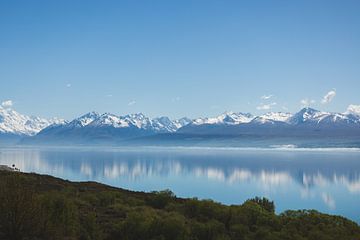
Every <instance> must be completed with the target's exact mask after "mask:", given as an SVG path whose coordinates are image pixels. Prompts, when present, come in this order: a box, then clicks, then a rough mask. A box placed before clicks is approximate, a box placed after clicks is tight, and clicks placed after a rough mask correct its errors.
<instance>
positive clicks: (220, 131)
mask: <svg viewBox="0 0 360 240" xmlns="http://www.w3.org/2000/svg"><path fill="white" fill-rule="evenodd" d="M3 111H9V112H11V110H3ZM2 115H4V116H5V114H2ZM12 115H14V116H17V117H18V118H19V119H22V118H24V119H22V120H21V121H17V122H18V124H17V129H26V130H27V127H29V128H30V126H32V127H31V129H32V132H31V133H30V132H29V131H25V130H23V131H22V134H26V135H34V134H35V133H36V132H37V131H40V130H41V129H42V130H41V131H40V132H39V133H37V134H36V135H35V136H34V137H31V138H29V139H26V141H30V142H32V143H34V142H35V143H37V142H45V143H48V142H55V143H81V144H82V143H99V142H100V143H105V142H106V143H108V142H111V143H119V142H122V143H124V140H127V141H138V140H139V139H140V140H143V139H147V140H149V139H156V140H159V139H161V141H163V142H167V141H170V140H171V139H176V141H178V140H179V139H188V137H189V136H190V138H192V137H193V136H195V137H196V136H199V135H201V136H200V137H201V138H202V139H203V138H204V137H205V136H209V137H212V138H213V137H216V136H221V137H226V136H231V137H234V136H235V137H241V136H245V137H249V136H255V137H256V136H259V137H266V136H270V137H271V138H272V137H295V138H296V137H300V138H302V139H303V138H308V137H314V136H315V137H324V136H325V137H338V136H342V137H348V136H359V137H360V116H359V115H355V114H353V113H331V112H322V111H318V110H315V109H312V108H304V109H301V110H300V111H299V112H297V113H295V114H291V113H282V112H269V113H266V114H263V115H260V116H254V115H252V114H249V113H241V112H239V113H236V112H225V113H223V114H221V115H219V116H216V117H205V118H196V119H193V120H191V119H188V118H181V119H178V120H171V119H169V118H168V117H166V116H163V117H157V118H153V119H151V118H149V117H147V116H145V115H144V114H142V113H136V114H128V115H123V116H118V115H115V114H111V113H104V114H99V113H96V112H90V113H87V114H85V115H83V116H80V117H79V118H76V119H74V120H72V121H70V122H66V121H52V122H51V121H49V120H43V119H40V118H30V117H25V116H22V115H19V116H20V117H19V116H18V115H16V114H15V113H12ZM6 116H7V115H6ZM21 117H22V118H21ZM7 119H9V117H7ZM1 122H4V121H1ZM7 122H9V121H7ZM51 123H53V124H52V125H50V124H51ZM8 125H9V124H8ZM8 125H6V126H8ZM0 126H2V125H0ZM44 126H47V127H45V128H44ZM18 132H20V131H18ZM25 132H26V133H25ZM205 138H206V137H205ZM164 139H166V140H164ZM179 141H180V140H179ZM181 141H183V140H181Z"/></svg>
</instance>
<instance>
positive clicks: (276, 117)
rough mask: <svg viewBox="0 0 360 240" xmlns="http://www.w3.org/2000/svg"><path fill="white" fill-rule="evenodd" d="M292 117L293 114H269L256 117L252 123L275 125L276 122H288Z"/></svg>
mask: <svg viewBox="0 0 360 240" xmlns="http://www.w3.org/2000/svg"><path fill="white" fill-rule="evenodd" d="M291 117H292V114H291V113H282V112H269V113H266V114H264V115H261V116H258V117H255V118H254V119H253V120H252V122H253V123H260V124H266V123H271V124H274V123H276V122H287V121H288V120H289V119H290V118H291Z"/></svg>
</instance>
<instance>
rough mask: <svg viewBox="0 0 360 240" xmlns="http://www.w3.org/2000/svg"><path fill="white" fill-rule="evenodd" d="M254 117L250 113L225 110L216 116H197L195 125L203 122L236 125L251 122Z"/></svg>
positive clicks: (194, 121)
mask: <svg viewBox="0 0 360 240" xmlns="http://www.w3.org/2000/svg"><path fill="white" fill-rule="evenodd" d="M253 118H254V117H253V116H252V115H251V114H250V113H234V112H225V113H223V114H221V115H219V116H217V117H214V118H197V119H195V120H193V122H192V124H193V125H202V124H229V125H236V124H241V123H249V122H250V121H251V120H252V119H253Z"/></svg>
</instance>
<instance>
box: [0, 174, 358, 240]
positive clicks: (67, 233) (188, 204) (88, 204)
mask: <svg viewBox="0 0 360 240" xmlns="http://www.w3.org/2000/svg"><path fill="white" fill-rule="evenodd" d="M0 239H11V240H18V239H27V240H31V239H124V240H132V239H136V240H147V239H152V240H167V239H169V240H180V239H189V240H203V239H204V240H212V239H214V240H230V239H236V240H241V239H244V240H250V239H265V240H275V239H291V240H297V239H298V240H304V239H310V240H311V239H314V240H323V239H324V240H330V239H343V240H346V239H353V240H355V239H360V227H359V226H358V225H357V224H356V223H354V222H352V221H350V220H347V219H345V218H343V217H339V216H331V215H327V214H322V213H319V212H317V211H314V210H303V211H286V212H284V213H282V214H280V215H276V214H275V207H274V204H273V202H271V201H269V200H267V199H265V198H255V199H251V200H248V201H246V202H245V203H243V204H242V205H236V206H235V205H233V206H225V205H222V204H220V203H216V202H213V201H211V200H203V201H200V200H198V199H181V198H177V197H175V196H174V194H173V193H172V192H171V191H169V190H166V191H160V192H152V193H142V192H130V191H126V190H122V189H117V188H112V187H109V186H105V185H102V184H98V183H94V182H84V183H72V182H69V181H64V180H61V179H57V178H54V177H50V176H43V175H37V174H25V173H16V172H7V171H0Z"/></svg>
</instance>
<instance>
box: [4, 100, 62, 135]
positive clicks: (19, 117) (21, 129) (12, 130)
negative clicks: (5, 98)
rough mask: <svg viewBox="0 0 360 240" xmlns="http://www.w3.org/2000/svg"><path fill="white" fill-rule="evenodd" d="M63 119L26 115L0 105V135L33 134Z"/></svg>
mask: <svg viewBox="0 0 360 240" xmlns="http://www.w3.org/2000/svg"><path fill="white" fill-rule="evenodd" d="M61 123H64V120H62V119H57V118H52V119H45V118H40V117H33V116H26V115H23V114H20V113H18V112H16V111H15V110H13V109H11V108H2V107H0V136H3V137H4V136H33V135H35V134H37V133H38V132H40V131H41V130H42V129H44V128H46V127H48V126H50V125H52V124H61Z"/></svg>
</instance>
